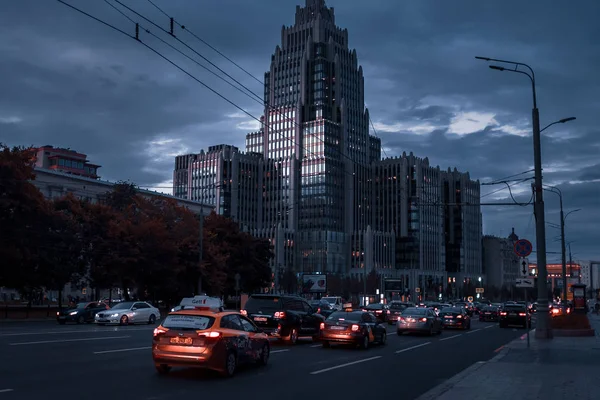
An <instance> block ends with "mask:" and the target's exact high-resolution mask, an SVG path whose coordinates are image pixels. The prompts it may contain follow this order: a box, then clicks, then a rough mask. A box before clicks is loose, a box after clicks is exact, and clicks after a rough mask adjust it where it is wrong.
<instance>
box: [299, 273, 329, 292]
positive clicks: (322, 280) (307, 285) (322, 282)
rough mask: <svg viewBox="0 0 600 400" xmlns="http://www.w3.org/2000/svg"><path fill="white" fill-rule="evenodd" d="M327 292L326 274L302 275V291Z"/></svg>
mask: <svg viewBox="0 0 600 400" xmlns="http://www.w3.org/2000/svg"><path fill="white" fill-rule="evenodd" d="M325 292H327V275H321V274H304V275H302V293H325Z"/></svg>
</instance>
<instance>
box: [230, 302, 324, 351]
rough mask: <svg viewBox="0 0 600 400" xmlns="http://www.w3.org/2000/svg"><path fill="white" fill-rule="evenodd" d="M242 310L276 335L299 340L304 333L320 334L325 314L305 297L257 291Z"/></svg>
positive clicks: (317, 336)
mask: <svg viewBox="0 0 600 400" xmlns="http://www.w3.org/2000/svg"><path fill="white" fill-rule="evenodd" d="M241 313H242V314H243V315H245V316H247V317H248V318H249V319H250V320H252V321H253V322H254V324H256V326H258V327H259V328H260V329H262V330H263V331H264V332H265V333H266V334H267V335H269V336H270V337H272V338H277V339H280V340H286V341H287V342H288V343H290V344H296V343H297V341H298V339H299V338H301V337H310V338H313V339H317V340H318V338H319V327H320V326H321V322H324V321H325V317H324V316H322V315H321V314H318V313H317V310H316V309H314V308H313V307H311V305H310V304H308V302H307V301H306V300H304V299H303V298H302V297H299V296H293V295H275V294H253V295H251V296H250V297H249V298H248V301H247V302H246V304H245V305H244V309H243V310H241Z"/></svg>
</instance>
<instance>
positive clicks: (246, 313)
mask: <svg viewBox="0 0 600 400" xmlns="http://www.w3.org/2000/svg"><path fill="white" fill-rule="evenodd" d="M240 314H242V315H243V316H244V317H247V316H248V311H246V310H240Z"/></svg>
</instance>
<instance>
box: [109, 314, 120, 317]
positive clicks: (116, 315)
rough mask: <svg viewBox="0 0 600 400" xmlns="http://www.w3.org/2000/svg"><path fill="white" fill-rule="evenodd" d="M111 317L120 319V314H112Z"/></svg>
mask: <svg viewBox="0 0 600 400" xmlns="http://www.w3.org/2000/svg"><path fill="white" fill-rule="evenodd" d="M110 316H111V317H118V316H119V314H110Z"/></svg>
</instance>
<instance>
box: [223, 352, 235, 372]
mask: <svg viewBox="0 0 600 400" xmlns="http://www.w3.org/2000/svg"><path fill="white" fill-rule="evenodd" d="M236 369H237V358H236V356H235V353H234V352H233V351H230V352H229V353H227V357H226V358H225V369H224V370H223V376H225V377H227V378H231V377H232V376H233V375H235V370H236Z"/></svg>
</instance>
